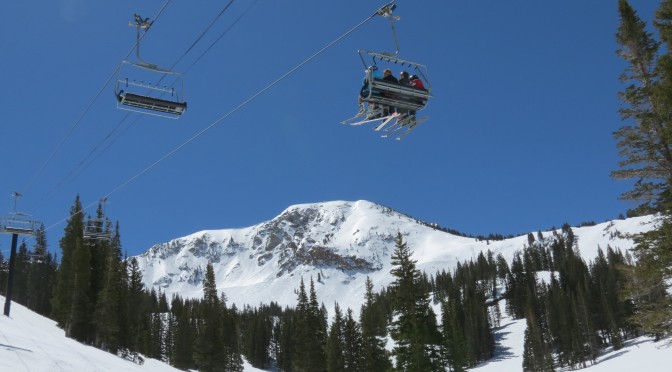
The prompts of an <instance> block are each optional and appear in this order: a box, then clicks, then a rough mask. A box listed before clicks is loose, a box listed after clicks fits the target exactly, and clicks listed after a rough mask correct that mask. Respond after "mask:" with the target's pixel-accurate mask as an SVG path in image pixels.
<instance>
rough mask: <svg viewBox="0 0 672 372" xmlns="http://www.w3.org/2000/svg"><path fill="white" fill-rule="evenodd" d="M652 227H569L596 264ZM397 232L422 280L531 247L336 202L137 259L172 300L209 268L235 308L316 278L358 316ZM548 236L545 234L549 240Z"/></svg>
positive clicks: (287, 295) (198, 291) (637, 223)
mask: <svg viewBox="0 0 672 372" xmlns="http://www.w3.org/2000/svg"><path fill="white" fill-rule="evenodd" d="M651 221H652V218H651V217H639V218H631V219H627V220H615V221H611V222H606V223H602V224H598V225H595V226H587V227H580V228H574V229H573V231H574V234H575V235H576V236H577V238H578V239H577V241H578V245H579V249H580V251H581V254H582V256H583V257H584V259H586V260H592V259H593V258H594V257H595V256H596V254H597V249H598V247H602V248H603V249H606V247H607V246H608V245H610V246H611V247H612V248H621V249H623V250H625V249H629V248H630V247H631V245H632V242H631V241H630V240H628V239H626V238H623V234H627V233H636V232H640V231H645V230H648V229H650V228H651V223H652V222H651ZM397 232H401V233H402V234H403V236H404V240H405V241H406V242H407V243H408V245H409V247H410V249H411V250H412V251H413V252H414V254H413V259H415V260H417V262H418V264H417V266H418V268H419V269H421V270H424V271H425V272H427V273H428V274H434V273H436V272H437V271H440V270H446V271H450V270H452V269H453V268H454V267H455V265H456V264H457V263H458V262H462V261H466V260H470V259H472V258H475V257H476V256H477V255H478V253H479V252H485V251H487V250H488V249H489V250H491V251H492V252H493V253H494V254H495V255H497V254H499V253H501V254H502V255H503V256H504V258H506V260H507V261H508V262H509V263H511V260H512V258H513V255H514V253H515V252H516V251H517V250H521V249H522V248H523V247H524V246H525V245H526V244H527V235H526V234H525V235H522V236H519V237H515V238H512V239H506V240H502V241H490V242H488V241H479V240H477V239H475V238H468V237H463V236H457V235H453V234H450V233H447V232H444V231H442V230H440V229H436V228H433V227H431V226H430V225H429V224H427V223H423V222H421V221H418V220H416V219H414V218H412V217H409V216H407V215H404V214H402V213H399V212H396V211H394V210H392V209H390V208H387V207H383V206H381V205H378V204H374V203H371V202H368V201H356V202H346V201H334V202H325V203H315V204H301V205H295V206H291V207H289V208H287V209H286V210H285V211H284V212H282V213H281V214H280V215H279V216H277V217H275V218H273V219H272V220H270V221H266V222H263V223H260V224H258V225H255V226H251V227H247V228H240V229H224V230H208V231H200V232H197V233H194V234H191V235H189V236H186V237H183V238H177V239H174V240H171V241H169V242H167V243H163V244H157V245H155V246H153V247H152V248H150V249H149V250H148V251H147V252H145V253H144V254H142V255H139V256H137V257H136V258H137V259H138V263H139V265H140V268H141V270H142V271H143V277H144V281H145V285H146V286H147V287H148V288H152V287H153V288H156V289H157V290H158V289H160V290H161V291H162V292H165V293H166V294H167V296H168V298H170V297H171V296H172V294H179V295H180V296H182V297H200V296H201V295H202V280H203V276H204V272H205V267H206V265H207V263H208V262H212V263H213V266H214V269H215V277H216V280H217V285H218V290H219V291H220V292H221V291H223V292H224V293H225V294H226V296H227V298H228V300H229V303H235V304H236V306H238V307H239V308H240V307H241V306H242V305H244V304H250V305H252V306H256V305H258V304H260V303H269V302H271V301H275V302H277V303H278V304H279V305H281V306H285V305H289V306H294V305H296V302H297V296H296V292H295V290H297V289H298V287H299V282H300V280H301V278H303V279H304V280H305V281H306V285H307V284H308V282H309V281H310V279H311V278H312V279H313V280H314V281H315V288H316V292H317V295H318V299H319V301H321V302H323V303H325V304H326V305H327V307H328V308H331V306H333V304H334V302H338V303H339V305H340V306H341V308H344V309H345V308H348V307H350V308H352V309H353V310H354V311H355V312H356V313H358V311H359V307H360V304H361V303H362V300H363V298H364V288H365V285H364V284H365V280H366V277H367V276H368V277H370V278H371V279H372V281H373V283H374V285H375V286H376V288H375V290H379V289H381V288H382V287H385V286H387V285H389V284H390V283H391V282H392V280H393V279H392V277H391V275H390V273H389V272H390V269H391V262H390V261H391V259H390V256H391V254H392V252H393V251H394V238H395V236H396V235H397ZM552 234H553V232H548V231H547V232H542V235H544V236H545V237H547V238H548V237H550V236H552ZM534 235H535V237H536V236H537V235H538V234H537V233H536V232H535V234H534Z"/></svg>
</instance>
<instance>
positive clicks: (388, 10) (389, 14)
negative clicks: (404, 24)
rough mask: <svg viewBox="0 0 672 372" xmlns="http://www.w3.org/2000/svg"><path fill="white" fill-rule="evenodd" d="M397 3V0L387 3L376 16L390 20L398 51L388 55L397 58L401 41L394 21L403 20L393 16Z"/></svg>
mask: <svg viewBox="0 0 672 372" xmlns="http://www.w3.org/2000/svg"><path fill="white" fill-rule="evenodd" d="M395 2H396V0H392V1H391V2H389V3H387V4H386V5H384V6H383V7H381V8H380V9H378V10H377V11H376V13H375V14H374V16H375V15H379V16H382V17H385V18H387V19H389V20H390V27H391V28H392V36H393V37H394V46H395V47H396V51H395V52H394V53H388V54H390V55H395V56H396V55H398V54H399V39H398V38H397V30H396V29H395V28H394V21H398V20H400V19H401V18H400V17H399V16H395V15H394V14H393V12H394V10H395V9H396V8H397V4H395ZM383 53H384V52H383Z"/></svg>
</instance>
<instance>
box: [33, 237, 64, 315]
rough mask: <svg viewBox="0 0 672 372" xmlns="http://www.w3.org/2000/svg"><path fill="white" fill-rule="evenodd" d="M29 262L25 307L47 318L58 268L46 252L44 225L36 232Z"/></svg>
mask: <svg viewBox="0 0 672 372" xmlns="http://www.w3.org/2000/svg"><path fill="white" fill-rule="evenodd" d="M30 262H31V264H30V266H29V270H28V283H27V289H26V296H27V302H26V305H27V306H28V308H30V309H31V310H33V311H35V312H37V313H38V314H41V315H44V316H48V315H49V314H50V313H51V298H52V297H53V290H54V282H55V281H56V270H57V268H58V267H57V265H56V262H55V260H54V258H53V256H52V255H51V254H50V253H49V252H47V235H46V231H45V228H44V225H40V228H39V229H38V230H37V232H36V235H35V244H34V245H33V252H32V255H31V259H30Z"/></svg>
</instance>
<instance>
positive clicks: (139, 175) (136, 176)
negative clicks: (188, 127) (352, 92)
mask: <svg viewBox="0 0 672 372" xmlns="http://www.w3.org/2000/svg"><path fill="white" fill-rule="evenodd" d="M394 1H396V0H393V1H392V2H391V3H389V4H387V5H386V6H389V5H390V4H392V3H394ZM377 15H379V14H378V11H376V12H375V13H373V14H372V15H370V16H368V17H367V18H366V19H364V20H363V21H361V22H360V23H358V24H357V25H355V26H354V27H352V28H351V29H350V30H348V31H347V32H345V33H344V34H342V35H341V36H339V37H337V38H336V39H335V40H333V41H332V42H330V43H329V44H327V45H326V46H324V47H322V48H321V49H320V50H318V51H317V52H315V53H314V54H313V55H311V56H310V57H308V58H306V59H305V60H304V61H303V62H301V63H299V64H298V65H297V66H295V67H293V68H292V69H290V70H289V71H287V72H286V73H285V74H283V75H282V76H280V77H279V78H277V79H275V80H274V81H273V82H271V83H270V84H268V85H267V86H266V87H264V88H263V89H261V90H260V91H259V92H257V93H255V94H254V95H252V96H251V97H249V98H248V99H246V100H245V101H243V102H242V103H240V104H239V105H238V106H236V107H234V108H233V109H231V110H230V111H229V112H227V113H226V114H224V115H222V116H221V117H220V118H219V119H217V120H215V121H214V122H212V123H211V124H210V125H208V126H207V127H205V128H203V129H202V130H200V131H199V132H198V133H196V134H194V135H192V136H191V137H189V138H188V139H187V140H186V141H184V142H183V143H181V144H180V145H178V146H177V147H175V148H174V149H172V150H170V151H169V152H168V153H166V154H164V155H163V156H162V157H160V158H159V159H158V160H156V161H154V162H153V163H152V164H150V165H148V166H147V167H145V168H144V169H142V170H141V171H140V172H138V173H137V174H135V175H134V176H132V177H131V178H129V179H127V180H126V181H124V182H122V183H121V184H119V185H118V186H117V187H115V188H114V189H112V190H111V191H109V192H108V193H107V194H105V195H104V196H102V197H101V198H108V197H110V196H112V195H113V194H115V193H116V192H118V191H119V190H121V189H123V188H124V187H126V186H127V185H128V184H130V183H131V182H133V181H135V180H136V179H138V178H140V177H142V176H143V175H145V174H146V173H147V172H149V171H150V170H152V169H153V168H154V167H156V166H157V165H159V164H160V163H162V162H163V161H164V160H166V159H168V158H170V157H171V156H173V155H174V154H175V153H177V152H178V151H179V150H181V149H182V148H184V147H186V146H187V145H189V144H190V143H191V142H193V141H195V140H196V139H197V138H199V137H201V136H202V135H203V134H205V133H206V132H208V131H209V130H210V129H212V128H214V127H215V126H217V125H218V124H219V123H221V122H222V121H224V120H225V119H226V118H228V117H229V116H231V115H233V114H234V113H236V112H237V111H239V110H240V109H242V108H243V107H245V106H247V105H248V104H249V103H250V102H252V101H254V100H255V99H257V98H258V97H259V96H261V95H262V94H264V93H266V92H267V91H268V90H270V89H271V88H273V87H274V86H275V85H277V84H278V83H280V82H281V81H283V80H285V79H286V78H288V77H289V76H290V75H292V74H293V73H295V72H296V71H298V70H299V69H301V68H302V67H304V66H305V65H306V64H308V63H310V62H311V61H313V60H314V59H315V58H317V57H318V56H319V55H321V54H322V53H324V52H325V51H327V50H328V49H330V48H331V47H332V46H334V45H335V44H337V43H339V42H340V41H341V40H343V39H344V38H346V37H347V36H349V35H350V34H352V33H353V32H355V31H356V30H357V29H359V28H360V27H362V26H363V25H364V24H366V23H367V22H368V21H370V20H371V19H373V18H374V17H375V16H377ZM99 199H100V198H99ZM96 204H97V202H93V203H91V204H89V205H87V206H85V207H82V211H81V213H84V211H85V210H87V209H89V208H91V207H92V206H94V205H96ZM71 217H72V215H69V216H67V217H65V218H63V219H61V220H60V221H57V222H55V223H53V224H51V225H50V226H48V227H47V228H45V231H48V230H50V229H52V228H54V227H56V226H58V225H60V224H61V223H63V222H65V221H67V220H68V219H69V218H71Z"/></svg>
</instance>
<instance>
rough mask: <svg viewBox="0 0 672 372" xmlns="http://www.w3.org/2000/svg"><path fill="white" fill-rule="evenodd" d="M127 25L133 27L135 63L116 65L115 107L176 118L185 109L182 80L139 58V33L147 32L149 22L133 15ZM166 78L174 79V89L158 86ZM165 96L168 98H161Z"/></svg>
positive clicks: (180, 76)
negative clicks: (134, 34) (175, 78)
mask: <svg viewBox="0 0 672 372" xmlns="http://www.w3.org/2000/svg"><path fill="white" fill-rule="evenodd" d="M129 25H130V26H135V27H136V48H135V50H136V57H137V60H138V62H130V61H122V62H121V65H120V66H119V69H118V71H117V79H116V80H117V82H116V84H115V89H114V92H115V96H116V97H117V108H119V109H122V110H128V111H134V112H139V113H142V114H150V115H156V116H162V117H167V118H171V119H178V118H179V117H180V116H181V115H182V114H184V112H185V111H186V109H187V102H186V101H184V78H183V77H182V75H181V74H180V73H178V72H175V71H171V70H165V69H162V68H159V67H158V66H157V65H154V64H151V63H147V62H145V61H143V60H142V58H141V57H140V39H141V37H140V30H145V32H146V31H147V29H149V27H150V26H151V22H150V21H149V19H148V18H145V19H143V18H142V17H140V16H139V15H137V14H136V15H135V22H129ZM126 74H129V75H136V77H138V76H140V77H141V78H142V79H133V78H129V77H127V76H124V75H126ZM157 74H161V75H163V76H162V77H161V79H158V80H157V79H156V76H158V75H157ZM166 75H171V76H175V77H177V80H176V83H175V86H173V87H168V86H161V85H159V83H160V82H161V80H163V78H165V76H166ZM145 79H146V80H147V81H145ZM152 81H157V82H156V83H152ZM167 95H169V96H170V98H164V96H167Z"/></svg>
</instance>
